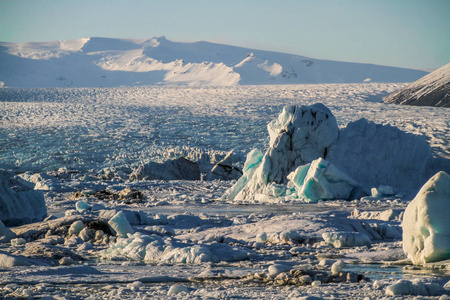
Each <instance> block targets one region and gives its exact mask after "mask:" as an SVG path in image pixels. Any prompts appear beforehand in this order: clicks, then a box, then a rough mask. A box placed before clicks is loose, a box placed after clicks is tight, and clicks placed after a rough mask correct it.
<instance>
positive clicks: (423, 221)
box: [402, 172, 450, 264]
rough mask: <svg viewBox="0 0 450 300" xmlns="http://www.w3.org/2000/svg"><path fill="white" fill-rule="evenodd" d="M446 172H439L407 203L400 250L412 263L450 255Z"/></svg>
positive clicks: (449, 191) (449, 179)
mask: <svg viewBox="0 0 450 300" xmlns="http://www.w3.org/2000/svg"><path fill="white" fill-rule="evenodd" d="M449 215H450V175H448V174H447V173H445V172H439V173H437V174H436V175H434V176H433V177H432V178H431V179H430V180H428V181H427V182H426V183H425V184H424V186H423V187H422V188H421V189H420V191H419V193H418V194H417V195H416V197H415V198H414V199H413V200H412V201H411V202H410V203H409V204H408V206H407V207H406V209H405V214H404V216H403V223H402V227H403V250H404V252H405V254H406V255H408V257H409V258H410V259H411V261H412V262H413V263H414V264H425V263H429V262H435V261H440V260H445V259H450V221H449Z"/></svg>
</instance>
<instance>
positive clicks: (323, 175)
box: [287, 158, 358, 202]
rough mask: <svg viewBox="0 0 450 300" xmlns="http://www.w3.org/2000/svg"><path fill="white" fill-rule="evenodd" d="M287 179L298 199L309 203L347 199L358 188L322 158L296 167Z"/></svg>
mask: <svg viewBox="0 0 450 300" xmlns="http://www.w3.org/2000/svg"><path fill="white" fill-rule="evenodd" d="M287 178H288V179H289V181H290V183H292V185H293V186H294V188H295V191H296V192H297V195H298V197H300V198H305V199H308V200H310V201H311V202H317V201H318V200H321V199H323V200H325V199H348V198H349V197H350V194H351V192H352V190H353V188H354V187H356V186H358V183H357V182H356V181H355V180H353V179H352V178H350V177H348V176H347V175H345V174H344V173H342V172H341V171H339V170H338V169H337V168H336V167H335V166H334V165H333V164H331V163H330V162H329V161H326V160H324V159H322V158H318V159H316V160H314V161H313V162H312V163H310V164H306V165H303V166H300V167H298V168H297V169H296V170H295V171H294V172H292V173H291V174H289V175H288V177H287ZM288 187H289V185H288Z"/></svg>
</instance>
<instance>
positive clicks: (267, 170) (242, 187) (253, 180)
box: [225, 103, 339, 200]
mask: <svg viewBox="0 0 450 300" xmlns="http://www.w3.org/2000/svg"><path fill="white" fill-rule="evenodd" d="M267 129H268V131H269V137H270V144H269V149H268V150H267V151H266V153H265V154H264V155H263V156H261V152H259V151H252V152H251V154H249V155H248V156H247V162H246V163H245V166H244V170H243V171H244V175H243V177H244V179H243V180H239V181H238V182H237V183H236V185H235V186H234V187H232V189H231V191H229V192H227V194H226V195H225V198H227V199H237V200H241V199H251V198H254V197H255V196H256V195H258V194H264V195H268V196H272V197H277V196H281V195H283V193H284V192H283V185H285V184H286V183H287V182H288V179H287V176H288V175H289V174H290V173H291V172H292V171H294V170H295V169H296V168H297V167H299V166H301V165H305V164H307V163H310V162H311V161H313V160H315V159H317V158H319V157H324V158H325V157H326V155H327V152H328V149H329V147H330V146H331V145H332V144H333V143H334V142H335V141H336V140H337V138H338V133H339V128H338V126H337V123H336V119H335V118H334V116H333V114H332V113H331V111H330V110H329V109H328V108H327V107H325V106H324V105H323V104H320V103H318V104H314V105H311V106H299V105H292V106H286V107H284V108H283V111H282V112H281V114H280V115H279V116H278V118H277V119H275V120H273V121H272V122H270V123H269V124H268V125H267ZM278 185H281V186H278Z"/></svg>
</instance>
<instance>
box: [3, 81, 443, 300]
mask: <svg viewBox="0 0 450 300" xmlns="http://www.w3.org/2000/svg"><path fill="white" fill-rule="evenodd" d="M402 86H403V84H381V83H380V84H378V83H364V84H320V85H278V86H274V85H272V86H269V85H262V86H236V87H175V86H174V87H172V86H158V87H128V88H57V89H0V112H1V114H0V149H1V155H0V168H1V169H6V170H10V171H13V172H15V173H16V174H19V175H20V176H21V178H24V179H26V180H28V181H32V182H34V183H36V188H40V189H42V190H44V195H45V200H46V203H47V210H48V213H49V214H51V215H54V216H57V217H61V216H64V215H66V216H67V217H66V218H65V219H62V218H59V219H55V220H50V221H48V222H44V223H42V224H41V223H40V224H38V225H36V224H31V225H24V226H21V227H16V228H12V229H13V231H14V232H15V233H16V234H17V235H18V236H22V237H23V238H24V239H25V240H20V239H17V240H13V241H11V243H3V244H0V264H1V268H2V271H1V272H0V295H1V296H5V297H10V298H14V297H25V296H27V295H29V296H33V297H36V298H45V297H54V298H55V299H61V298H65V299H79V298H90V299H113V298H117V299H119V298H120V299H139V298H141V299H163V298H164V299H165V298H168V295H169V296H170V297H174V298H180V299H182V298H183V299H186V298H189V299H227V298H237V299H253V298H258V299H288V298H289V299H307V298H302V297H307V296H309V297H318V298H319V299H320V298H323V299H343V298H348V299H365V298H368V299H382V298H386V299H387V298H388V297H391V296H392V295H393V297H396V299H397V298H399V299H401V298H404V299H412V298H413V297H415V296H417V295H419V296H421V297H423V298H425V299H439V297H441V296H442V295H444V293H445V291H444V289H443V286H444V284H445V283H446V282H447V281H448V280H449V278H450V273H449V272H450V268H449V263H448V261H446V262H440V263H431V264H427V265H425V266H424V267H416V266H412V265H410V264H408V263H406V262H405V261H404V259H405V258H406V256H405V254H404V253H403V250H402V242H401V227H400V221H401V216H402V213H403V210H404V209H405V207H406V206H407V204H408V203H409V202H410V200H411V199H412V196H409V195H408V196H406V197H404V196H403V197H402V195H395V196H389V197H364V198H361V199H356V200H353V201H344V200H330V201H319V202H318V203H300V202H298V203H278V204H245V203H244V204H243V203H242V202H241V203H235V202H233V201H225V200H221V196H222V195H223V194H224V193H225V191H226V190H227V189H228V188H229V187H231V186H232V185H233V184H234V183H235V181H220V180H215V181H198V180H197V181H187V180H177V181H163V180H129V177H130V175H131V174H132V172H133V171H134V170H135V169H137V168H138V167H139V166H140V165H144V164H147V163H149V162H162V161H165V160H167V159H170V158H177V157H179V156H186V157H188V158H190V159H191V160H194V161H197V162H198V163H199V165H200V170H201V171H202V172H203V173H206V172H207V171H208V170H210V169H211V167H212V164H213V163H215V162H218V161H219V160H221V159H222V158H223V157H224V155H225V154H226V153H227V152H228V151H229V150H232V149H235V153H234V159H235V164H236V166H238V167H242V165H243V163H244V160H245V155H246V154H247V153H248V152H249V151H251V150H252V149H253V148H259V149H261V150H264V149H266V148H267V146H268V144H269V138H268V133H267V123H268V122H270V121H271V120H273V119H274V118H276V117H277V116H278V115H279V113H280V112H281V110H282V108H283V107H284V106H285V105H288V104H302V105H311V104H314V103H323V104H324V105H326V106H327V107H328V108H329V109H330V110H331V112H332V113H333V115H334V116H335V117H336V119H337V122H338V125H339V126H340V127H341V128H342V127H344V126H345V125H346V124H347V123H348V122H351V121H355V120H358V119H360V118H366V119H368V120H371V121H374V122H376V123H380V124H390V125H393V126H397V127H398V128H400V129H401V130H404V131H406V132H410V133H414V134H418V135H422V136H424V137H425V138H426V140H427V141H428V142H429V143H430V145H431V147H432V152H433V155H435V156H440V157H442V158H446V159H450V146H449V142H448V141H449V137H450V130H449V125H450V114H449V112H450V111H449V109H446V108H430V107H412V106H400V105H389V104H383V103H381V102H380V101H381V98H382V97H383V96H385V95H387V94H388V93H390V92H393V91H394V90H396V89H399V88H401V87H402ZM125 188H130V189H132V190H137V191H139V192H140V193H141V194H142V196H143V200H141V198H142V197H140V198H139V197H138V198H126V197H125V198H124V199H122V198H120V197H116V196H117V195H119V193H120V192H121V191H123V190H124V189H125ZM414 192H415V191H411V193H414ZM80 200H83V201H85V202H87V203H88V204H89V205H90V206H91V207H92V211H85V212H83V205H84V204H83V203H81V202H78V201H80ZM77 203H78V205H77ZM76 207H77V208H78V209H79V211H78V212H77V211H74V210H75V208H76ZM102 208H106V209H107V210H103V211H102V210H101V209H102ZM108 209H109V210H108ZM121 209H122V210H131V211H138V213H133V212H128V213H127V214H128V215H127V218H129V222H130V223H132V224H131V225H133V226H132V230H133V231H134V232H135V233H134V235H129V236H128V238H116V237H114V236H113V235H111V234H109V235H108V233H107V229H105V228H103V231H102V232H103V233H97V232H98V231H99V228H101V227H99V226H101V225H102V224H101V223H98V222H97V223H95V222H94V221H93V220H97V219H96V218H98V217H99V216H100V217H101V216H103V217H105V218H106V217H107V218H108V219H111V217H113V216H114V214H115V213H116V212H117V211H118V210H121ZM139 212H140V213H139ZM116 216H117V215H116ZM62 220H66V221H64V222H66V223H63V221H62ZM78 220H82V221H83V222H84V224H85V225H80V223H76V222H77V221H78ZM75 223H76V224H75ZM89 224H90V225H89ZM95 224H97V225H95ZM115 225H117V224H115ZM115 225H114V226H115ZM122 225H123V224H122ZM84 226H86V227H87V229H83V227H84ZM89 226H90V227H89ZM96 226H97V227H96ZM111 226H112V227H114V226H113V225H111ZM118 230H119V231H120V229H118ZM119 231H118V232H119ZM86 241H87V242H86ZM343 246H344V247H343ZM14 255H16V257H14ZM64 257H65V258H64ZM61 259H62V260H61ZM340 261H342V262H340ZM400 279H404V280H406V281H403V282H397V281H398V280H400ZM396 282H397V283H396ZM402 291H406V292H405V293H406V294H407V295H400V293H402ZM177 293H178V294H177ZM414 294H416V295H414ZM57 297H60V298H57ZM442 297H445V296H442ZM310 299H316V298H310Z"/></svg>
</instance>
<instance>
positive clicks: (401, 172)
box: [223, 104, 445, 201]
mask: <svg viewBox="0 0 450 300" xmlns="http://www.w3.org/2000/svg"><path fill="white" fill-rule="evenodd" d="M267 127H268V131H269V137H270V144H269V148H268V150H267V151H266V152H265V153H264V154H263V153H262V152H261V151H259V150H253V151H252V152H250V153H249V154H248V155H247V161H246V162H245V165H244V169H243V175H242V177H241V178H240V179H239V180H238V181H237V182H236V184H235V185H234V186H233V187H231V188H230V189H229V190H228V191H227V192H226V193H225V194H224V196H223V199H229V200H256V201H267V200H269V201H272V200H271V199H273V198H277V197H282V196H286V197H288V198H289V199H297V198H303V199H308V200H310V201H317V200H319V199H349V198H351V197H355V195H361V196H362V195H365V194H369V192H370V190H371V188H374V187H379V188H378V189H380V191H378V190H376V192H377V193H376V194H377V195H378V192H380V193H381V194H380V195H381V196H382V195H384V194H383V193H382V190H383V189H384V190H387V187H389V194H393V193H394V191H405V192H406V191H411V190H417V189H419V188H420V186H421V185H422V184H423V183H424V182H425V181H426V178H427V174H428V173H429V172H430V170H432V169H433V170H434V169H438V170H442V169H443V168H445V166H443V165H442V164H440V166H437V165H436V164H437V161H436V160H435V159H434V158H433V157H432V154H431V148H430V146H429V144H428V143H427V142H426V140H425V139H424V138H423V137H421V136H417V135H414V134H411V133H406V132H404V131H401V130H400V129H398V128H396V127H393V126H390V125H380V124H376V123H373V122H369V121H367V120H366V119H360V120H358V121H355V122H351V123H349V124H347V126H346V127H345V128H343V129H341V130H339V128H338V126H337V122H336V119H335V117H334V116H333V114H332V113H331V111H330V110H329V109H328V108H327V107H325V106H324V105H322V104H314V105H311V106H295V105H294V106H286V107H284V108H283V111H282V112H281V114H280V115H279V116H278V118H277V119H275V120H273V121H272V122H270V123H269V124H268V126H267ZM325 159H326V160H325ZM355 180H356V181H355ZM292 186H294V188H295V189H293V188H292ZM294 190H295V191H294Z"/></svg>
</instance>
